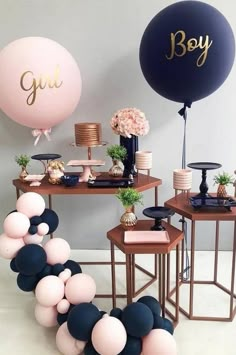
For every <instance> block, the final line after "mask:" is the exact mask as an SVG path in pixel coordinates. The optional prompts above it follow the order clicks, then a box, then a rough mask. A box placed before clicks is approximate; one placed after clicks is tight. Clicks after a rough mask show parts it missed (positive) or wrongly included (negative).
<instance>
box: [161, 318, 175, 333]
mask: <svg viewBox="0 0 236 355" xmlns="http://www.w3.org/2000/svg"><path fill="white" fill-rule="evenodd" d="M162 329H164V330H167V332H169V333H170V334H171V335H173V334H174V326H173V323H172V322H171V321H170V320H169V319H168V318H163V328H162Z"/></svg>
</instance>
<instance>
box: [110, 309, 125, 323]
mask: <svg viewBox="0 0 236 355" xmlns="http://www.w3.org/2000/svg"><path fill="white" fill-rule="evenodd" d="M122 313H123V311H122V310H121V309H120V308H113V309H112V310H111V311H110V316H111V317H115V318H117V319H119V320H121V318H122Z"/></svg>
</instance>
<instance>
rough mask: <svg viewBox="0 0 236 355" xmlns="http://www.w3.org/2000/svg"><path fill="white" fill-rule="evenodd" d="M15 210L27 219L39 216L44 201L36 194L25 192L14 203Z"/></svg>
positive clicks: (43, 206)
mask: <svg viewBox="0 0 236 355" xmlns="http://www.w3.org/2000/svg"><path fill="white" fill-rule="evenodd" d="M16 209H17V211H18V212H21V213H23V214H25V215H26V216H27V217H29V218H31V217H33V216H40V215H41V214H42V213H43V211H44V210H45V201H44V199H43V197H42V196H41V195H39V194H37V193H36V192H26V193H24V194H23V195H21V196H20V197H19V198H18V200H17V201H16Z"/></svg>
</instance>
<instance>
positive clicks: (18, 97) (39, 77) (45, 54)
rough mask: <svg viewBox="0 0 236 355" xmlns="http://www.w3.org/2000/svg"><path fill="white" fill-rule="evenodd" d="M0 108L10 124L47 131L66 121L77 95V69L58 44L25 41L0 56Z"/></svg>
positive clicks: (19, 42)
mask: <svg viewBox="0 0 236 355" xmlns="http://www.w3.org/2000/svg"><path fill="white" fill-rule="evenodd" d="M0 77H1V83H0V107H1V109H2V110H3V112H5V114H6V115H7V116H9V117H10V118H12V119H13V120H14V121H16V122H18V123H20V124H22V125H24V126H27V127H31V128H38V129H49V128H51V127H53V126H55V125H56V124H58V123H59V122H61V121H63V120H65V119H66V118H68V117H69V116H70V115H71V114H72V112H73V111H74V110H75V108H76V106H77V104H78V102H79V99H80V94H81V76H80V70H79V67H78V65H77V63H76V61H75V60H74V58H73V57H72V55H71V54H70V53H69V52H68V51H67V50H66V49H65V48H64V47H63V46H61V45H60V44H59V43H57V42H55V41H53V40H51V39H48V38H43V37H25V38H21V39H18V40H15V41H14V42H11V43H9V44H8V45H7V46H6V47H5V48H3V49H2V51H1V52H0Z"/></svg>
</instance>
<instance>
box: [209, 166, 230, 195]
mask: <svg viewBox="0 0 236 355" xmlns="http://www.w3.org/2000/svg"><path fill="white" fill-rule="evenodd" d="M213 180H214V185H215V184H218V189H217V197H226V196H227V191H226V188H225V187H226V186H228V185H230V184H233V182H234V179H233V176H231V175H230V174H228V173H226V172H224V171H223V172H222V173H219V174H217V175H215V176H214V178H213Z"/></svg>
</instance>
